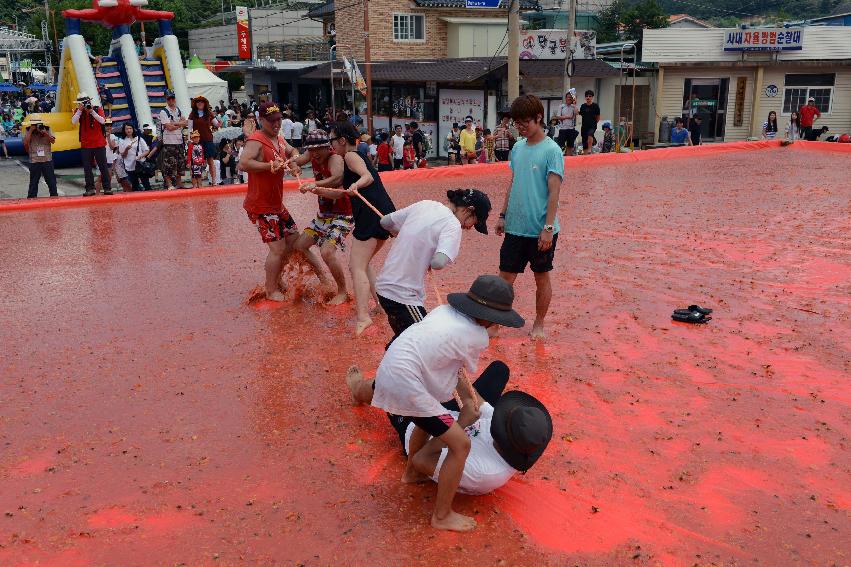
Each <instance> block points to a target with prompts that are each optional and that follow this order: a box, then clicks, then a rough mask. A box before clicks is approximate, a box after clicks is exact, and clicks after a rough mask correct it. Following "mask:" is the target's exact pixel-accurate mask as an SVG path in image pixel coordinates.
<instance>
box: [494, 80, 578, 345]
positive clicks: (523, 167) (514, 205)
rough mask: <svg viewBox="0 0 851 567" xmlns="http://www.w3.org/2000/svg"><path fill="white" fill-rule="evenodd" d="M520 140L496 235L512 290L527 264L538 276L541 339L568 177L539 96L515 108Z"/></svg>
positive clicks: (536, 334) (535, 330)
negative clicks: (560, 207) (562, 192)
mask: <svg viewBox="0 0 851 567" xmlns="http://www.w3.org/2000/svg"><path fill="white" fill-rule="evenodd" d="M511 117H512V118H513V119H514V124H515V126H517V130H518V132H519V133H520V136H522V137H524V138H525V139H524V140H520V141H519V142H517V143H516V144H515V145H514V148H513V149H512V150H511V160H510V165H511V175H512V179H511V188H510V189H509V191H508V194H507V195H506V198H505V205H503V208H502V212H501V213H500V215H499V221H498V222H497V225H496V233H497V235H502V234H505V240H503V242H502V248H501V249H500V251H499V275H500V276H501V277H502V278H503V279H504V280H506V281H508V282H509V283H511V284H512V285H513V284H514V280H515V279H516V278H517V274H522V273H523V271H524V270H525V269H526V265H527V264H529V267H530V268H531V269H532V272H533V273H534V274H535V285H536V286H537V293H536V295H535V311H536V317H535V323H534V324H533V325H532V338H536V339H542V338H544V337H545V336H546V334H545V332H544V318H545V317H546V315H547V310H549V308H550V301H551V300H552V296H553V288H552V282H551V281H550V272H551V271H552V269H553V257H554V256H555V250H556V242H557V241H558V233H559V230H560V228H559V224H558V219H557V218H556V212H557V211H558V197H559V192H560V190H561V183H562V179H563V178H564V156H563V154H562V151H561V148H559V147H558V144H557V143H555V142H554V141H553V140H552V139H551V138H549V137H547V135H546V131H545V130H544V106H543V104H541V101H540V100H539V99H538V97H536V96H534V95H523V96H520V97H518V98H517V99H515V101H514V103H512V105H511Z"/></svg>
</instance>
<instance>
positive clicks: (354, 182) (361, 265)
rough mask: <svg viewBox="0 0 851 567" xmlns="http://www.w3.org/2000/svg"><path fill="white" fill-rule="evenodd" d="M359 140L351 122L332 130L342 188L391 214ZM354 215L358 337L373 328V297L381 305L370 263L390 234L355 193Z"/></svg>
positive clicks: (351, 259) (390, 205)
mask: <svg viewBox="0 0 851 567" xmlns="http://www.w3.org/2000/svg"><path fill="white" fill-rule="evenodd" d="M359 141H360V134H359V133H358V131H357V129H356V128H355V126H354V124H352V123H351V122H339V123H337V124H335V125H334V126H333V127H332V128H331V147H332V148H333V149H334V150H335V151H336V152H337V153H338V154H340V155H342V156H343V160H344V162H345V167H344V170H343V187H344V188H345V189H347V190H349V191H350V192H353V191H357V192H358V193H359V194H360V195H361V197H363V198H364V199H366V200H367V201H369V203H371V204H372V205H373V206H374V207H376V208H377V209H378V210H379V211H381V212H382V213H383V214H385V215H387V214H390V213H392V212H393V211H395V210H396V207H395V206H394V205H393V201H392V200H391V199H390V195H388V194H387V191H386V190H385V189H384V185H383V184H382V183H381V177H379V176H378V172H377V171H376V170H375V167H373V165H372V163H370V161H369V160H368V159H364V157H363V156H362V155H361V154H359V153H358V152H357V144H358V142H359ZM352 216H353V217H354V219H355V229H354V231H353V232H352V236H354V237H355V238H354V241H353V242H352V251H351V255H350V256H349V270H350V271H351V274H352V284H353V287H354V290H355V306H356V310H357V326H356V327H355V335H360V334H361V333H363V332H364V331H365V330H366V329H367V327H369V326H370V325H372V318H371V317H370V316H369V296H370V294H371V295H372V297H373V299H374V300H375V304H376V305H378V297H377V296H376V294H375V273H374V272H373V270H372V266H370V265H369V262H370V260H372V257H373V256H375V255H376V254H377V253H378V251H379V250H381V247H382V246H384V242H385V241H386V240H387V238H389V237H390V233H389V232H387V231H386V230H384V229H383V228H381V222H380V221H381V217H379V216H378V215H376V214H375V212H374V211H373V210H372V209H370V208H369V207H368V206H367V205H366V204H364V202H363V201H362V200H361V199H360V198H359V197H357V196H355V195H354V194H352Z"/></svg>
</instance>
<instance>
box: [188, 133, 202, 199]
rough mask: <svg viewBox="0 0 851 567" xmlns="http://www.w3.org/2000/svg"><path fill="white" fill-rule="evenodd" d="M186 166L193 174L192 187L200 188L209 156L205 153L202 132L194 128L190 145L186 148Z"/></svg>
mask: <svg viewBox="0 0 851 567" xmlns="http://www.w3.org/2000/svg"><path fill="white" fill-rule="evenodd" d="M186 166H187V167H188V168H189V169H190V171H191V174H192V187H196V188H200V187H201V180H202V179H203V178H204V172H205V171H206V169H207V158H206V156H205V155H204V145H203V144H202V143H201V134H200V133H199V132H198V130H193V131H192V134H191V135H190V136H189V147H188V148H187V150H186Z"/></svg>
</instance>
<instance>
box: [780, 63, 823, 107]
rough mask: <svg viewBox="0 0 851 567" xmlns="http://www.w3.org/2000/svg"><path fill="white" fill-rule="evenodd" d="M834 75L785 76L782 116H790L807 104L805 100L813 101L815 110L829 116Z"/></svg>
mask: <svg viewBox="0 0 851 567" xmlns="http://www.w3.org/2000/svg"><path fill="white" fill-rule="evenodd" d="M835 80H836V75H835V74H833V73H823V74H790V75H786V81H785V88H784V90H783V114H791V113H792V112H796V111H797V110H798V109H799V108H801V107H802V106H804V105H805V104H807V99H808V98H810V97H813V98H814V99H815V105H816V108H818V109H819V111H821V112H823V113H824V114H830V106H831V100H832V99H833V84H834V82H835Z"/></svg>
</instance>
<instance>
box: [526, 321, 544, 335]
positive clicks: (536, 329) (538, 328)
mask: <svg viewBox="0 0 851 567" xmlns="http://www.w3.org/2000/svg"><path fill="white" fill-rule="evenodd" d="M529 335H530V336H531V337H532V339H534V340H542V339H545V338H547V333H546V331H544V324H543V323H538V322H537V321H535V324H534V325H532V332H531V333H529Z"/></svg>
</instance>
